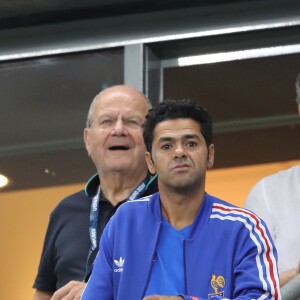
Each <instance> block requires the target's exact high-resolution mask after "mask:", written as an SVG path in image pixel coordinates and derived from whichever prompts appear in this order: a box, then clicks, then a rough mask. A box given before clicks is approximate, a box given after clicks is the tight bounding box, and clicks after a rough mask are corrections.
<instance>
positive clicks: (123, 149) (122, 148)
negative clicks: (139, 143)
mask: <svg viewBox="0 0 300 300" xmlns="http://www.w3.org/2000/svg"><path fill="white" fill-rule="evenodd" d="M108 149H109V150H112V151H116V150H122V151H126V150H129V147H126V146H112V147H109V148H108Z"/></svg>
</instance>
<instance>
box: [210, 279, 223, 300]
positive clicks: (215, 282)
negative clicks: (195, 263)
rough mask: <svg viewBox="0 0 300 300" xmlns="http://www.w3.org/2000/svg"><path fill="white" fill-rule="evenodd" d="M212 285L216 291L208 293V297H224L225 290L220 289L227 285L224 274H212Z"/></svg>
mask: <svg viewBox="0 0 300 300" xmlns="http://www.w3.org/2000/svg"><path fill="white" fill-rule="evenodd" d="M210 285H211V287H212V288H213V290H214V292H213V293H212V294H208V299H210V298H212V297H215V296H221V297H224V291H219V289H223V288H224V287H225V278H224V277H223V276H221V275H219V276H217V275H216V274H213V275H212V276H211V280H210Z"/></svg>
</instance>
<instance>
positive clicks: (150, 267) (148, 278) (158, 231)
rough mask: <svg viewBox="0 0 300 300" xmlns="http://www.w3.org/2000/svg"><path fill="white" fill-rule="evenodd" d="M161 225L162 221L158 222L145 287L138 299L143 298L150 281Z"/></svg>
mask: <svg viewBox="0 0 300 300" xmlns="http://www.w3.org/2000/svg"><path fill="white" fill-rule="evenodd" d="M161 225H162V221H159V226H158V229H157V234H156V240H155V244H154V249H153V252H152V255H151V260H150V265H149V267H148V274H147V278H146V282H145V285H144V288H143V293H142V296H141V298H140V299H143V297H144V296H145V293H146V289H147V287H148V284H149V281H150V276H151V271H152V265H153V262H154V257H155V255H156V248H157V244H158V239H159V233H160V230H161Z"/></svg>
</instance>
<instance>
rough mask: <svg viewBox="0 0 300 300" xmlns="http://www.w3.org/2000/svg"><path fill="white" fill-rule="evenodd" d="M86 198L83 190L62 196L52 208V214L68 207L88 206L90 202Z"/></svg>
mask: <svg viewBox="0 0 300 300" xmlns="http://www.w3.org/2000/svg"><path fill="white" fill-rule="evenodd" d="M87 200H88V196H87V195H86V193H85V191H84V190H81V191H78V192H75V193H73V194H71V195H68V196H66V197H65V198H63V199H62V200H61V201H60V202H59V203H58V204H57V206H56V207H55V208H54V210H53V212H52V214H57V213H59V212H61V211H65V210H67V209H70V208H71V207H78V208H80V207H81V206H88V207H89V206H90V203H89V201H87Z"/></svg>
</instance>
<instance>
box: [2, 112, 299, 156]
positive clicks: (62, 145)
mask: <svg viewBox="0 0 300 300" xmlns="http://www.w3.org/2000/svg"><path fill="white" fill-rule="evenodd" d="M299 124H300V118H299V115H297V114H291V115H282V116H269V117H262V118H252V119H244V120H233V121H226V122H216V123H215V124H214V130H213V131H214V133H227V132H239V131H245V130H256V129H262V128H275V127H283V126H294V125H299ZM76 149H84V143H83V140H82V139H81V138H73V139H64V140H54V141H45V142H39V143H29V144H21V145H13V146H4V147H0V158H3V157H11V156H20V155H27V154H35V153H47V152H55V151H65V150H76Z"/></svg>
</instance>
